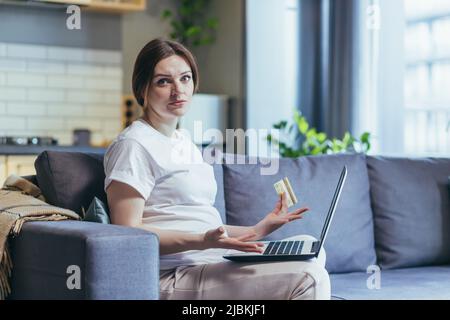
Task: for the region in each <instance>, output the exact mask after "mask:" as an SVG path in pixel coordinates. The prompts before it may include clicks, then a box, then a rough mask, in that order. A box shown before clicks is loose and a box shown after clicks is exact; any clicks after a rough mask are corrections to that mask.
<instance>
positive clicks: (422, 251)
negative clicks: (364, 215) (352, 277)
mask: <svg viewBox="0 0 450 320" xmlns="http://www.w3.org/2000/svg"><path fill="white" fill-rule="evenodd" d="M367 166H368V172H369V178H370V190H371V201H372V208H373V213H374V226H375V241H376V251H377V256H378V260H379V261H378V262H379V264H380V266H381V267H382V268H383V269H390V268H401V267H402V268H404V267H416V266H423V265H434V264H447V263H449V262H450V205H449V195H448V191H447V188H448V185H447V184H448V177H449V176H450V159H437V158H436V159H433V158H427V159H418V158H415V159H408V158H388V157H368V159H367Z"/></svg>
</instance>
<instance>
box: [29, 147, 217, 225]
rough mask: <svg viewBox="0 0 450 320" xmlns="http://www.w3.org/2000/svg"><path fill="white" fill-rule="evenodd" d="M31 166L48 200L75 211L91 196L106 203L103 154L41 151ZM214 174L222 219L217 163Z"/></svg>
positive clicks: (86, 205)
mask: <svg viewBox="0 0 450 320" xmlns="http://www.w3.org/2000/svg"><path fill="white" fill-rule="evenodd" d="M34 165H35V169H36V179H37V181H38V184H39V187H40V188H41V191H42V194H43V195H44V197H45V198H46V200H47V201H48V202H49V203H51V204H53V205H55V206H58V207H62V208H67V209H70V210H73V211H75V212H77V213H78V214H81V212H82V209H81V208H82V207H84V209H85V210H87V208H88V207H89V205H90V203H91V201H92V199H93V198H94V197H97V198H99V199H101V200H102V201H103V202H104V203H107V199H106V193H105V191H104V181H105V173H104V168H103V155H101V154H90V153H79V152H60V151H44V152H42V153H41V154H40V155H39V157H38V158H37V159H36V161H35V164H34ZM214 174H215V178H216V181H217V184H218V192H217V195H216V201H215V204H214V206H215V207H216V208H217V210H218V211H219V213H220V215H221V216H222V219H224V221H225V218H226V217H225V199H224V195H223V171H222V166H221V165H220V164H218V165H214Z"/></svg>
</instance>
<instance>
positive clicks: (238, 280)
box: [159, 236, 331, 300]
mask: <svg viewBox="0 0 450 320" xmlns="http://www.w3.org/2000/svg"><path fill="white" fill-rule="evenodd" d="M311 238H312V237H310V236H295V237H291V238H287V239H284V240H305V239H311ZM325 260H326V255H325V251H324V250H323V248H322V250H321V251H320V253H319V256H318V258H317V259H316V258H314V259H312V260H308V261H286V262H255V263H236V262H231V261H226V262H219V263H212V264H203V265H196V266H183V267H178V268H176V269H174V270H170V271H168V272H167V271H165V272H162V273H161V276H160V282H159V283H160V299H162V300H167V299H171V300H172V299H173V300H300V299H302V300H303V299H320V300H324V299H330V295H331V293H330V278H329V276H328V273H327V271H326V270H325Z"/></svg>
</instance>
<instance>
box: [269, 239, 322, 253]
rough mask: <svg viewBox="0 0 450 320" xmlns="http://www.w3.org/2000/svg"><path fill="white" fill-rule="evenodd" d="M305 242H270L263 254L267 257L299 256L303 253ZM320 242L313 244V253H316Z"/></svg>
mask: <svg viewBox="0 0 450 320" xmlns="http://www.w3.org/2000/svg"><path fill="white" fill-rule="evenodd" d="M304 243H305V242H304V241H301V240H298V241H270V242H269V245H268V246H267V247H266V250H265V251H264V253H263V254H265V255H297V254H300V253H301V252H302V248H303V244H304ZM319 244H320V242H319V241H315V242H314V243H313V246H312V249H311V252H316V251H317V249H318V247H319Z"/></svg>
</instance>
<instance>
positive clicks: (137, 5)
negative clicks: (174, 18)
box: [38, 0, 146, 13]
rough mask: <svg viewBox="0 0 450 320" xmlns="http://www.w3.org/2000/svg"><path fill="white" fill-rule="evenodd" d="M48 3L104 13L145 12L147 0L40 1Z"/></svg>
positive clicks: (40, 0)
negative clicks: (69, 5)
mask: <svg viewBox="0 0 450 320" xmlns="http://www.w3.org/2000/svg"><path fill="white" fill-rule="evenodd" d="M38 1H39V2H48V3H65V4H75V5H80V6H83V10H89V11H103V12H115V13H120V12H129V11H143V10H145V8H146V0H38Z"/></svg>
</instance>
